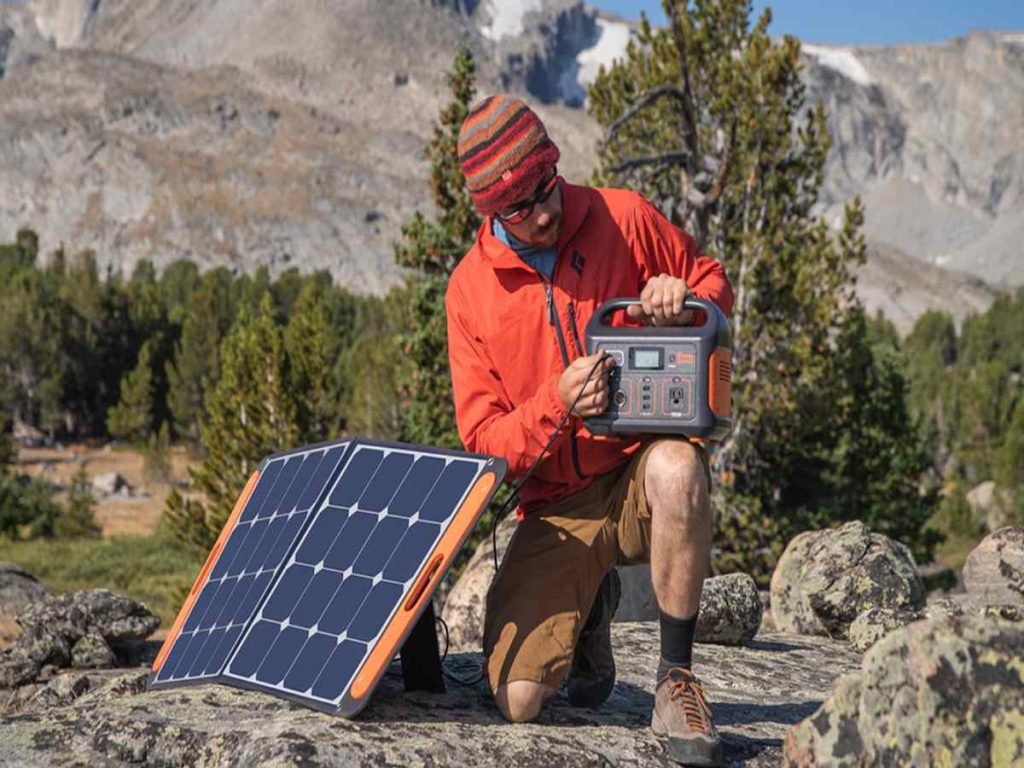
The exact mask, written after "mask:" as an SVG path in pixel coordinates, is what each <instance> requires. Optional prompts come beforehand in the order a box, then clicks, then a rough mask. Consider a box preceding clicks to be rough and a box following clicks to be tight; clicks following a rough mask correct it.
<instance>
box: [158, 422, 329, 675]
mask: <svg viewBox="0 0 1024 768" xmlns="http://www.w3.org/2000/svg"><path fill="white" fill-rule="evenodd" d="M347 447H348V443H347V442H346V443H335V444H333V445H329V446H325V447H322V448H318V449H313V450H309V451H302V452H296V453H292V454H288V455H285V456H281V457H278V458H275V459H273V460H271V461H269V462H267V464H266V466H264V468H263V471H262V472H261V473H260V476H259V480H258V481H257V483H256V487H255V488H253V491H252V494H251V495H250V497H249V500H248V502H247V503H246V505H245V508H244V509H243V510H242V512H241V513H240V515H239V517H238V521H237V522H236V524H235V527H234V529H233V530H232V531H231V533H230V535H229V536H228V539H227V541H226V542H225V544H224V549H223V551H222V552H221V553H220V556H219V557H218V558H217V562H216V563H215V564H214V566H213V568H212V569H211V570H210V574H209V576H208V577H207V580H206V583H205V584H204V585H203V587H202V589H201V591H200V593H199V595H198V597H197V598H196V601H195V603H194V605H193V607H192V610H191V611H190V612H189V615H188V618H187V619H186V620H185V623H184V624H183V625H182V628H181V632H180V633H179V635H178V637H177V639H176V640H175V642H174V645H173V647H172V648H171V650H170V653H168V655H167V658H166V659H165V661H164V663H163V666H162V667H161V668H160V671H159V673H158V675H157V677H156V680H155V682H157V683H160V682H171V681H176V682H180V681H195V680H201V679H204V678H210V677H215V676H217V675H218V674H220V673H221V671H222V670H223V668H224V664H225V663H226V662H227V660H228V658H229V656H230V654H231V651H232V649H233V648H234V646H235V644H236V642H237V641H238V639H239V637H240V636H241V634H242V631H243V629H245V627H246V625H247V624H248V623H249V620H250V619H251V618H252V615H253V612H254V611H255V610H256V608H257V606H258V605H259V604H260V603H261V601H262V599H263V597H264V595H265V594H266V591H267V588H268V587H269V586H270V584H271V582H272V581H273V579H274V576H275V575H276V574H277V572H278V571H279V569H280V567H281V564H282V563H283V562H284V561H285V559H286V558H287V557H288V556H289V554H291V552H292V550H293V549H294V544H295V541H296V538H297V537H298V535H299V533H300V531H301V530H302V528H303V526H304V524H305V523H306V522H307V520H308V519H309V517H310V513H311V512H312V510H313V507H314V505H315V504H316V502H317V500H318V499H319V498H320V497H321V496H322V495H323V492H324V490H325V489H326V488H327V486H328V484H329V483H330V481H331V479H332V478H333V476H334V474H335V471H336V470H337V468H338V466H339V464H340V462H341V460H342V458H343V457H344V455H345V450H346V448H347Z"/></svg>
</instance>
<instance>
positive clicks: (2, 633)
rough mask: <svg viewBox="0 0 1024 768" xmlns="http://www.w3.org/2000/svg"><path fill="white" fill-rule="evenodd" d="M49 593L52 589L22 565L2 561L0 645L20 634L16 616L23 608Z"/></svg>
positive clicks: (0, 572)
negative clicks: (37, 579) (41, 582)
mask: <svg viewBox="0 0 1024 768" xmlns="http://www.w3.org/2000/svg"><path fill="white" fill-rule="evenodd" d="M49 594H50V590H48V589H47V588H46V587H44V586H43V585H42V584H40V583H39V582H38V581H36V579H35V577H34V576H32V575H31V574H30V573H29V572H28V571H26V570H25V569H24V568H22V567H21V566H20V565H16V564H15V563H5V562H0V647H4V646H6V645H7V644H8V643H10V642H11V641H12V640H14V639H15V638H16V637H17V636H18V634H19V632H20V630H19V629H18V625H17V621H16V617H17V615H18V614H19V613H20V612H21V611H22V609H23V608H24V607H25V606H26V605H28V604H29V603H32V602H35V601H36V600H42V599H43V598H44V597H46V596H47V595H49Z"/></svg>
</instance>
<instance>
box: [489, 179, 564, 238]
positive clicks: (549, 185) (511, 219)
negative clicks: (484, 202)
mask: <svg viewBox="0 0 1024 768" xmlns="http://www.w3.org/2000/svg"><path fill="white" fill-rule="evenodd" d="M557 186H558V169H557V168H555V169H554V170H553V171H552V173H551V176H550V177H548V178H547V179H545V180H544V181H542V182H541V183H540V185H539V186H538V187H537V190H536V192H534V194H533V197H531V198H530V199H529V200H524V201H523V202H521V203H520V204H519V205H518V206H517V207H516V208H515V210H512V211H510V212H508V213H499V214H497V216H498V218H499V219H501V220H502V221H504V222H505V223H506V224H518V223H520V222H521V221H526V220H527V219H528V218H529V217H530V214H531V213H533V207H534V206H535V205H537V204H538V203H544V202H547V199H548V198H549V197H551V193H552V192H554V191H555V188H556V187H557Z"/></svg>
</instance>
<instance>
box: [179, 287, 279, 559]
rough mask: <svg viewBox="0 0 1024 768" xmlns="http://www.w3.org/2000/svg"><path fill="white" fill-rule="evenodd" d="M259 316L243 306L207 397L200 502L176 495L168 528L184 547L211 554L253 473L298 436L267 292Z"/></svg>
mask: <svg viewBox="0 0 1024 768" xmlns="http://www.w3.org/2000/svg"><path fill="white" fill-rule="evenodd" d="M258 306H259V312H258V314H255V315H254V314H252V313H251V312H250V310H249V309H248V307H247V306H245V305H243V306H242V307H241V308H240V310H239V313H238V318H237V320H236V322H235V325H234V327H233V328H232V330H231V332H230V333H229V334H228V336H227V337H226V338H225V339H224V343H223V345H222V346H221V350H220V355H221V374H220V378H219V379H218V381H217V382H216V385H215V386H214V387H213V388H212V389H211V390H210V391H209V393H208V394H207V396H206V403H205V405H206V416H205V417H204V418H203V420H202V421H201V423H200V437H201V441H202V445H203V448H204V449H205V451H206V458H205V460H204V461H203V463H202V464H201V465H200V466H199V467H198V468H197V469H194V470H191V471H190V475H191V478H192V488H193V490H195V491H196V492H198V493H199V494H200V496H201V498H199V499H185V498H183V497H182V496H181V495H180V494H177V493H175V494H172V496H171V497H169V498H168V503H167V506H166V508H165V516H166V518H167V520H166V522H167V525H168V527H169V529H170V530H171V531H172V533H173V534H174V535H175V536H176V537H177V538H178V539H179V540H181V541H183V542H186V543H190V544H193V545H195V546H197V547H199V549H200V550H203V551H205V550H208V549H209V548H210V547H211V546H212V545H213V542H214V541H215V540H216V538H217V535H218V534H219V533H220V530H221V528H223V526H224V522H225V521H226V520H227V518H228V515H229V514H230V513H231V509H232V507H233V506H234V503H235V500H236V499H237V498H238V494H239V493H241V491H242V488H243V487H244V486H245V483H246V481H247V480H248V478H249V475H250V474H251V473H252V472H253V471H254V470H255V469H256V467H257V466H258V464H259V462H260V460H261V459H262V458H263V457H264V456H266V455H267V454H270V453H273V452H275V451H279V450H282V449H285V448H292V447H294V446H295V445H296V444H297V442H298V437H299V430H298V426H297V423H296V418H295V404H294V402H293V400H292V396H291V394H290V393H289V392H288V391H287V388H286V385H285V375H286V367H285V352H284V342H283V333H282V329H281V327H280V326H279V325H278V323H277V319H276V317H275V311H274V306H273V300H272V299H271V296H270V293H269V292H267V293H264V295H263V298H262V300H261V301H260V302H259V304H258Z"/></svg>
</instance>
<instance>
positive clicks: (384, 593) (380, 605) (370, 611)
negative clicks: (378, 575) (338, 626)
mask: <svg viewBox="0 0 1024 768" xmlns="http://www.w3.org/2000/svg"><path fill="white" fill-rule="evenodd" d="M403 592H404V589H403V588H402V585H401V584H394V583H392V582H390V581H382V582H380V583H379V584H377V586H375V587H374V588H373V589H371V590H370V594H369V595H367V596H366V600H364V601H363V605H362V606H361V607H360V608H359V613H357V614H356V617H355V618H354V619H352V623H351V624H350V625H349V627H348V636H349V637H351V638H355V639H356V640H365V641H367V642H368V641H370V640H373V639H374V638H375V637H377V635H379V634H380V630H381V628H382V627H383V626H384V622H385V621H386V620H387V619H388V617H389V616H391V613H392V611H393V610H394V608H395V605H396V604H397V603H398V601H399V599H400V598H401V597H402V593H403Z"/></svg>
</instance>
